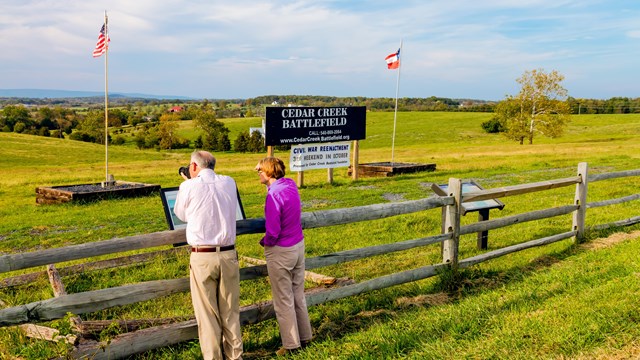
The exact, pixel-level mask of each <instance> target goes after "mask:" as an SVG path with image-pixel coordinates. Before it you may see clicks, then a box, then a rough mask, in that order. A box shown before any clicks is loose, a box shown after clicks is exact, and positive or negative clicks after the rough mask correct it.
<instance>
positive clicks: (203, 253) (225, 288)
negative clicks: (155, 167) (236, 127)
mask: <svg viewBox="0 0 640 360" xmlns="http://www.w3.org/2000/svg"><path fill="white" fill-rule="evenodd" d="M215 165H216V159H215V158H214V157H213V155H211V153H209V152H206V151H194V152H193V153H192V154H191V163H190V164H189V174H190V177H191V178H190V179H188V178H187V177H186V176H185V175H184V174H182V177H183V178H185V181H184V182H183V183H182V184H180V190H179V191H178V194H177V196H176V203H175V206H174V209H173V210H174V212H175V214H176V216H177V217H178V218H179V219H180V220H182V221H185V222H186V223H187V228H186V235H187V243H189V245H191V258H190V260H189V269H190V271H189V275H190V279H191V280H190V286H191V301H192V303H193V310H194V313H195V316H196V321H197V322H198V337H199V338H200V349H201V350H202V356H203V358H204V359H205V360H209V359H222V358H223V356H224V358H226V359H241V358H242V334H241V331H240V309H239V301H240V271H239V265H238V254H237V252H236V250H235V242H236V207H237V202H238V198H237V195H236V191H237V190H236V183H235V181H234V180H233V179H232V178H230V177H229V176H224V175H218V174H216V173H215V172H214V171H213V169H214V168H215Z"/></svg>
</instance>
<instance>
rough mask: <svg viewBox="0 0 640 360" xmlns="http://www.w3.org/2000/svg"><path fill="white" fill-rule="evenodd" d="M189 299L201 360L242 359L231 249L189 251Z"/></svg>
mask: <svg viewBox="0 0 640 360" xmlns="http://www.w3.org/2000/svg"><path fill="white" fill-rule="evenodd" d="M189 268H190V279H191V280H190V285H191V301H192V303H193V310H194V313H195V316H196V321H197V322H198V337H199V338H200V349H201V350H202V356H203V358H204V359H205V360H210V359H222V358H223V353H222V351H223V349H224V358H226V359H242V333H241V331H240V308H239V307H240V303H239V301H240V272H239V265H238V255H237V254H236V251H235V250H228V251H223V252H192V253H191V258H190V261H189Z"/></svg>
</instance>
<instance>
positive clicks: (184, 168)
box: [178, 164, 191, 180]
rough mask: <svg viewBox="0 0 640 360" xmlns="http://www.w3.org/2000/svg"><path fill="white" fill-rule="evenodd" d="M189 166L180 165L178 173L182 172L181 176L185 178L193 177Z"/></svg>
mask: <svg viewBox="0 0 640 360" xmlns="http://www.w3.org/2000/svg"><path fill="white" fill-rule="evenodd" d="M189 166H191V164H189ZM189 166H180V168H179V169H178V174H180V176H182V177H183V178H184V179H185V180H189V179H191V174H190V172H189Z"/></svg>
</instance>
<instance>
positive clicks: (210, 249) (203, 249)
mask: <svg viewBox="0 0 640 360" xmlns="http://www.w3.org/2000/svg"><path fill="white" fill-rule="evenodd" d="M235 248H236V246H235V245H227V246H207V247H203V246H192V247H191V252H222V251H229V250H233V249H235Z"/></svg>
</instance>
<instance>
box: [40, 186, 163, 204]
mask: <svg viewBox="0 0 640 360" xmlns="http://www.w3.org/2000/svg"><path fill="white" fill-rule="evenodd" d="M157 191H160V185H155V184H143V183H136V182H129V181H116V182H115V184H113V185H108V186H105V187H102V184H101V183H93V184H78V185H60V186H49V187H47V186H38V187H37V188H36V204H61V203H66V202H72V201H74V202H75V201H94V200H100V199H108V198H113V197H137V196H146V195H150V194H152V193H154V192H157Z"/></svg>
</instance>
